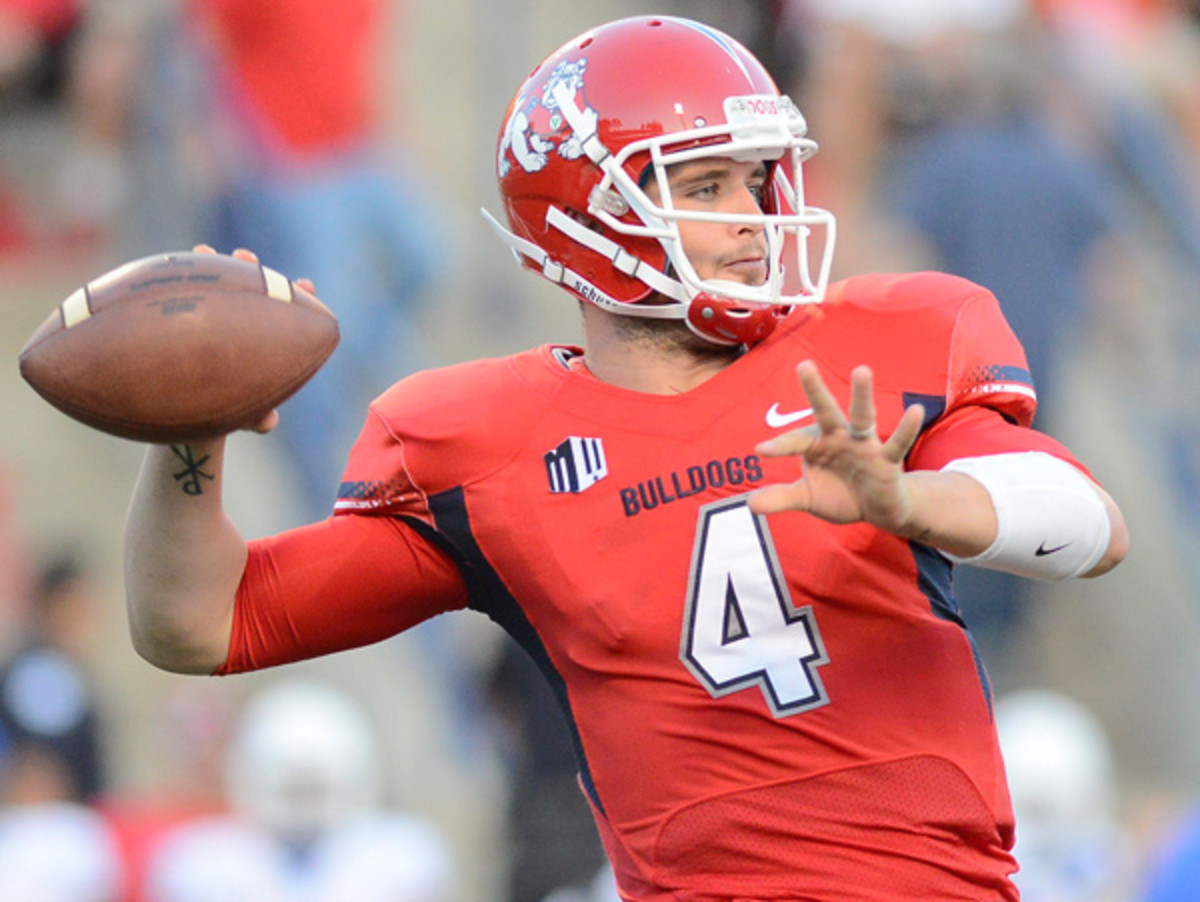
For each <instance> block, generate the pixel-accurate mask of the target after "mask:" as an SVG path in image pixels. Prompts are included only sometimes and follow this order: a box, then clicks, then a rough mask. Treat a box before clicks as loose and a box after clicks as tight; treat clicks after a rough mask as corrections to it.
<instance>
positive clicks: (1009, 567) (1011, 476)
mask: <svg viewBox="0 0 1200 902" xmlns="http://www.w3.org/2000/svg"><path fill="white" fill-rule="evenodd" d="M942 470H943V472H947V471H949V472H956V473H965V474H966V475H967V476H970V477H971V478H972V479H975V480H976V481H977V482H979V483H980V484H982V485H983V487H984V488H985V489H987V491H988V494H989V495H991V498H992V506H993V507H994V508H995V510H996V522H997V524H998V530H997V533H996V540H995V541H994V542H992V544H991V545H990V546H989V547H988V548H987V550H985V551H984V552H982V553H981V554H977V555H975V556H974V557H969V558H960V557H956V556H954V555H947V557H949V558H950V559H951V560H953V561H956V562H959V563H966V564H974V565H975V566H977V567H985V568H988V569H992V570H1004V571H1007V572H1009V573H1015V574H1017V575H1019V576H1028V577H1032V578H1033V579H1067V578H1069V577H1073V576H1081V575H1083V574H1084V573H1087V572H1088V571H1089V570H1091V569H1092V568H1093V567H1094V566H1096V563H1097V562H1098V561H1099V560H1100V558H1101V557H1102V556H1103V555H1104V552H1105V550H1106V549H1107V548H1108V542H1109V538H1110V535H1111V531H1112V525H1111V524H1110V523H1109V520H1108V511H1107V510H1106V509H1105V507H1104V502H1103V500H1101V498H1100V495H1099V493H1097V492H1096V489H1095V487H1094V486H1093V485H1092V483H1091V481H1090V480H1088V478H1087V477H1086V476H1084V475H1083V473H1081V472H1080V471H1079V469H1078V468H1076V467H1073V466H1071V464H1069V463H1067V462H1066V461H1065V460H1061V459H1060V458H1057V457H1054V456H1053V455H1051V454H1046V453H1044V452H1042V451H1024V452H1017V453H1010V454H989V455H987V456H986V457H964V458H960V459H958V460H952V461H950V463H948V464H946V466H944V467H942Z"/></svg>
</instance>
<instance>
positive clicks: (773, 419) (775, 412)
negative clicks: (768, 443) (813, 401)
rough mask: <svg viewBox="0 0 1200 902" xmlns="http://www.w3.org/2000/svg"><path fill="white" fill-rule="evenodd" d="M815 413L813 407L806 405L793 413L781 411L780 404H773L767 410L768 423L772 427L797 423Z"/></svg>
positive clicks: (777, 427) (778, 427) (779, 427)
mask: <svg viewBox="0 0 1200 902" xmlns="http://www.w3.org/2000/svg"><path fill="white" fill-rule="evenodd" d="M812 414H813V409H812V408H811V407H806V408H804V409H803V410H795V411H792V412H791V413H780V411H779V404H777V403H776V404H772V405H771V409H770V410H768V411H767V425H768V426H770V427H771V428H772V429H782V428H783V427H784V426H790V425H791V424H792V423H797V422H799V421H800V420H804V419H807V418H808V417H811V416H812Z"/></svg>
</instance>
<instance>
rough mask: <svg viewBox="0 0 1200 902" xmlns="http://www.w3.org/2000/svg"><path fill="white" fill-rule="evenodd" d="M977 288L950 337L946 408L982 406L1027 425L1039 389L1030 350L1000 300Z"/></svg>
mask: <svg viewBox="0 0 1200 902" xmlns="http://www.w3.org/2000/svg"><path fill="white" fill-rule="evenodd" d="M976 288H977V290H976V291H974V292H973V293H972V294H971V296H970V297H969V298H967V299H966V300H965V301H964V302H963V303H962V306H961V307H960V308H959V310H958V314H957V317H956V320H955V323H954V330H953V333H952V335H951V339H950V347H949V361H948V383H947V386H946V409H947V412H949V411H953V410H955V409H957V408H961V407H966V406H969V405H981V406H984V407H989V408H991V409H993V410H996V411H998V412H999V413H1001V414H1002V415H1003V416H1004V417H1005V418H1006V419H1009V420H1011V421H1012V422H1014V423H1017V424H1018V425H1021V426H1028V425H1029V424H1030V423H1032V422H1033V415H1034V413H1035V411H1036V410H1037V392H1036V391H1035V390H1034V386H1033V377H1032V375H1031V374H1030V372H1029V364H1028V363H1027V362H1026V360H1025V351H1024V349H1023V348H1022V347H1021V343H1020V341H1019V340H1018V339H1017V337H1016V335H1014V334H1013V331H1012V329H1011V328H1010V327H1009V325H1008V322H1007V320H1005V318H1004V314H1003V313H1001V311H1000V305H999V303H997V301H996V298H995V297H994V296H993V295H992V293H991V292H989V291H987V290H985V289H983V288H978V286H976Z"/></svg>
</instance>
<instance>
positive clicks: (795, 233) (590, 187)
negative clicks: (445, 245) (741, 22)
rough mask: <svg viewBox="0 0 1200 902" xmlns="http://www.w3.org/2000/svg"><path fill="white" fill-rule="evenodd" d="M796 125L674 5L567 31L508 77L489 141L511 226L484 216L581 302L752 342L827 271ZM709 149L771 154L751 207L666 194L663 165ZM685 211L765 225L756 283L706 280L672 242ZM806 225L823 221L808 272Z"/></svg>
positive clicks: (805, 149)
mask: <svg viewBox="0 0 1200 902" xmlns="http://www.w3.org/2000/svg"><path fill="white" fill-rule="evenodd" d="M806 131H807V126H806V124H805V121H804V117H803V116H802V115H801V114H800V111H799V110H797V109H796V107H795V105H794V104H793V103H792V102H791V101H790V100H789V99H788V98H787V97H785V96H783V95H781V94H780V93H779V89H778V88H777V87H776V86H775V83H774V81H773V80H772V79H771V76H770V75H769V74H768V73H767V71H766V69H764V68H763V66H762V64H761V63H760V62H759V61H758V60H757V59H755V58H754V56H753V55H751V53H750V52H749V51H748V50H746V48H745V47H743V46H742V45H741V44H739V43H738V42H737V41H735V40H734V39H733V38H731V37H729V36H728V35H725V34H723V33H721V32H720V31H717V30H715V29H713V28H710V27H708V26H706V25H702V24H700V23H698V22H693V21H690V20H687V19H680V18H673V17H670V16H659V17H651V16H643V17H636V18H630V19H622V20H619V21H616V22H612V23H610V24H608V25H602V26H600V27H599V28H596V29H595V30H593V31H590V32H587V33H586V34H583V35H581V36H580V37H578V38H576V39H575V40H573V41H570V42H569V43H567V44H566V45H564V46H563V47H562V48H560V49H559V50H558V51H557V52H555V53H554V54H553V55H551V56H550V57H549V58H548V59H547V60H546V61H545V62H543V63H542V64H541V65H540V66H538V68H537V69H535V70H534V72H533V74H532V75H530V76H529V78H528V79H526V81H525V83H524V84H523V85H522V86H521V88H520V90H518V91H517V94H516V96H515V97H514V98H513V100H512V102H511V103H510V104H509V107H508V110H507V112H506V114H505V118H504V124H503V126H502V128H501V130H500V138H499V142H498V147H497V153H496V168H497V175H498V178H499V183H500V194H501V196H502V197H503V199H504V207H505V211H506V212H507V214H508V221H509V225H510V227H511V229H512V231H508V230H506V229H504V227H503V226H501V225H500V224H499V223H498V222H497V221H496V220H495V219H494V218H492V217H491V216H488V219H489V220H490V221H491V223H492V225H493V226H494V227H495V229H496V230H497V232H498V233H499V234H500V235H501V237H502V238H503V239H504V240H505V241H506V242H507V243H508V244H509V245H510V246H511V247H512V248H513V250H514V251H515V252H516V255H517V258H518V260H520V261H521V262H522V263H523V264H524V265H525V266H526V267H528V268H529V269H532V270H534V271H536V272H538V273H540V274H541V275H543V276H545V277H546V278H548V279H550V280H551V281H553V282H555V283H557V284H560V285H562V286H563V287H564V288H566V289H567V290H568V291H570V292H572V293H573V294H575V295H576V296H578V297H580V298H582V299H583V300H585V301H589V302H591V303H593V304H597V305H599V306H601V307H603V308H605V309H607V310H610V311H612V312H614V313H620V314H626V315H632V316H644V317H654V318H660V319H682V320H685V321H686V322H687V323H688V325H689V326H690V327H691V328H692V329H693V330H694V331H695V332H696V333H697V334H699V335H701V336H703V337H704V338H707V339H709V340H710V341H714V342H717V343H719V344H730V345H731V344H753V343H754V342H756V341H760V340H762V339H763V338H765V337H766V336H767V335H769V334H770V332H771V330H772V329H774V327H775V324H776V322H777V320H778V317H780V316H782V315H784V314H785V313H786V311H787V310H788V309H789V308H790V307H791V306H792V305H795V304H804V303H814V302H819V301H820V300H822V298H823V297H824V293H825V285H826V282H827V281H828V278H829V267H830V263H831V260H832V253H833V243H834V220H833V216H832V215H831V214H830V213H828V212H827V211H825V210H821V209H818V208H815V207H809V206H806V205H805V203H804V194H803V188H802V181H801V172H800V166H801V162H802V161H803V160H805V159H807V158H808V157H810V156H812V155H813V154H814V153H815V152H816V149H817V146H816V144H815V143H814V142H813V141H811V140H809V139H808V138H806V137H805V134H806ZM711 156H727V157H731V158H733V159H736V160H739V161H747V160H752V161H765V162H767V164H768V180H767V185H766V186H764V195H763V201H762V210H761V212H760V213H759V214H757V215H740V214H723V213H712V212H694V211H683V210H676V209H675V207H674V204H673V203H672V200H671V193H670V190H669V183H668V180H667V167H668V166H670V165H672V164H674V163H681V162H685V161H688V160H693V159H698V158H703V157H711ZM650 179H655V180H656V182H657V185H658V188H659V198H660V200H659V201H658V202H657V203H656V202H655V201H653V200H651V198H650V197H649V196H648V195H647V193H646V191H645V190H644V187H645V186H646V185H647V184H648V183H649V180H650ZM485 215H487V214H486V213H485ZM682 219H693V220H707V221H716V222H738V223H740V222H745V223H748V224H753V225H755V226H756V227H759V228H761V229H762V230H763V234H764V236H765V238H766V242H767V248H768V254H767V256H768V267H767V270H768V272H767V278H766V280H765V281H764V283H763V284H761V285H746V284H742V283H739V282H733V281H726V280H717V279H708V280H704V279H701V278H700V277H699V276H698V275H697V274H696V271H695V269H694V268H693V267H692V265H691V263H690V262H689V261H688V259H687V257H686V255H685V254H684V253H683V249H682V247H681V245H680V239H679V229H678V222H679V221H680V220H682ZM814 226H821V227H823V228H824V232H825V234H824V241H823V247H822V250H821V254H820V257H821V259H820V263H819V265H818V266H817V267H816V269H815V272H814V271H813V270H812V269H811V268H810V266H809V252H808V238H809V235H810V234H811V232H812V230H813V227H814Z"/></svg>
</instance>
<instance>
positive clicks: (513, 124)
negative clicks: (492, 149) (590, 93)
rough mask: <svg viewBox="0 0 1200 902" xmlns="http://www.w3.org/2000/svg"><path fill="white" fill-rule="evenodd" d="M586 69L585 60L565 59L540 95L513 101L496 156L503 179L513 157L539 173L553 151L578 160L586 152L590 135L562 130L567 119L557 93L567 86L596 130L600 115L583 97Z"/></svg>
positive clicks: (583, 114)
mask: <svg viewBox="0 0 1200 902" xmlns="http://www.w3.org/2000/svg"><path fill="white" fill-rule="evenodd" d="M586 70H587V60H586V59H580V60H574V61H571V60H565V61H563V62H561V63H559V64H558V65H557V66H555V67H554V71H553V72H551V73H550V77H549V78H548V79H546V84H545V86H544V87H543V88H542V93H541V96H540V97H536V96H534V97H522V98H521V99H520V100H519V101H518V102H517V103H515V104H513V111H512V115H510V116H509V117H508V122H506V123H505V125H504V134H503V136H502V137H501V138H500V146H499V148H498V153H497V159H496V170H497V172H499V174H500V177H501V178H504V176H506V175H508V173H509V170H511V169H512V160H516V161H517V163H518V164H519V165H520V167H521V168H522V169H524V170H525V171H526V172H540V171H541V170H542V169H544V168H545V166H546V163H548V162H549V160H550V156H549V155H550V153H551V152H556V153H557V154H558V155H559V156H560V157H562V158H563V159H564V160H575V159H578V158H579V157H581V156H582V155H583V139H584V138H585V137H587V136H586V135H583V136H580V135H578V134H577V133H575V132H574V131H573V130H570V129H568V131H567V133H566V134H565V135H564V134H563V133H562V129H563V128H564V126H567V120H566V119H565V118H564V117H563V115H562V113H560V112H559V107H558V100H557V99H555V96H554V95H555V93H556V90H557V88H558V86H559V85H564V86H565V87H566V89H567V91H568V93H569V94H570V95H571V98H572V100H573V101H574V102H577V105H578V107H579V108H580V110H581V114H582V116H583V121H584V122H586V123H587V124H588V126H589V127H590V128H589V132H591V131H594V130H595V127H596V123H597V121H598V116H597V114H596V111H595V110H593V109H592V108H591V107H590V106H588V105H587V99H586V98H585V97H584V96H583V75H584V72H585V71H586ZM556 139H557V141H558V145H557V148H556V147H555V140H556ZM510 151H511V159H510Z"/></svg>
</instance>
